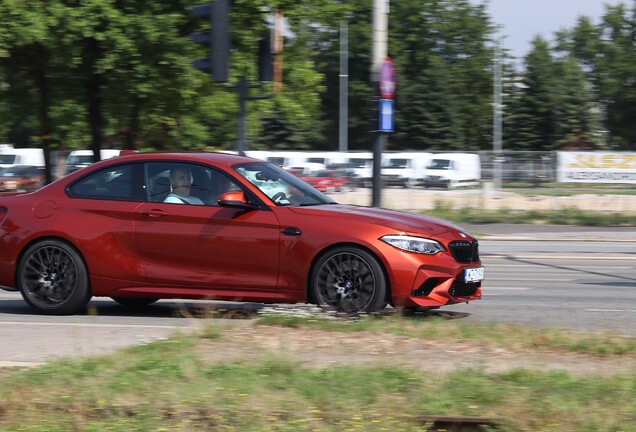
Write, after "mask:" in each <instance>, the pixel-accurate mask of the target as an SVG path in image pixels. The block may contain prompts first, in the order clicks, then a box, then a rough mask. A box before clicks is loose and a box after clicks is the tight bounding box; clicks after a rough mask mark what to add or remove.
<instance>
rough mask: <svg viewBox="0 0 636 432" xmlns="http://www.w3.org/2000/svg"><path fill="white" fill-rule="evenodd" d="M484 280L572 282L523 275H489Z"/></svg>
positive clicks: (569, 280) (570, 280)
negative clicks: (521, 276)
mask: <svg viewBox="0 0 636 432" xmlns="http://www.w3.org/2000/svg"><path fill="white" fill-rule="evenodd" d="M484 280H485V281H491V282H492V281H508V282H515V281H532V282H572V281H573V280H574V279H556V278H546V279H540V278H533V277H530V276H529V277H525V278H509V277H499V278H498V277H490V276H486V277H485V278H484Z"/></svg>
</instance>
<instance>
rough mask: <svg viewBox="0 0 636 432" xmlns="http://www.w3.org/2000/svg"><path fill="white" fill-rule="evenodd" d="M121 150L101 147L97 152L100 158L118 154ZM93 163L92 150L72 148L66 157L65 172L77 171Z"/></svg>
mask: <svg viewBox="0 0 636 432" xmlns="http://www.w3.org/2000/svg"><path fill="white" fill-rule="evenodd" d="M120 152H121V150H116V149H102V150H101V151H100V153H99V157H100V159H101V160H104V159H110V158H113V157H115V156H119V153H120ZM92 163H93V150H73V151H72V152H71V153H70V154H69V155H68V157H67V158H66V174H70V173H72V172H73V171H77V170H78V169H80V168H84V167H85V166H88V165H90V164H92Z"/></svg>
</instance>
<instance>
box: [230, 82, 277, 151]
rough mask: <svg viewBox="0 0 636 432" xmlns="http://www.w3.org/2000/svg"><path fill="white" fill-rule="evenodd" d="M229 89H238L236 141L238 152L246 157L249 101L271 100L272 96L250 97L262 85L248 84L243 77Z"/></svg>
mask: <svg viewBox="0 0 636 432" xmlns="http://www.w3.org/2000/svg"><path fill="white" fill-rule="evenodd" d="M227 87H228V88H235V89H238V98H239V100H238V102H239V118H238V139H237V140H236V148H235V149H236V152H237V153H238V154H240V155H241V156H245V150H247V132H246V130H247V128H246V119H247V106H246V103H247V101H248V100H259V99H269V98H271V96H269V95H268V96H250V95H249V89H251V88H260V85H254V84H252V85H249V84H247V78H245V77H244V76H241V77H240V78H239V81H238V84H237V85H234V86H227Z"/></svg>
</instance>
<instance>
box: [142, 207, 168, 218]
mask: <svg viewBox="0 0 636 432" xmlns="http://www.w3.org/2000/svg"><path fill="white" fill-rule="evenodd" d="M141 214H142V215H144V216H148V217H151V218H155V219H157V218H160V217H164V216H168V213H166V212H165V211H163V210H158V209H152V210H148V211H143V212H141Z"/></svg>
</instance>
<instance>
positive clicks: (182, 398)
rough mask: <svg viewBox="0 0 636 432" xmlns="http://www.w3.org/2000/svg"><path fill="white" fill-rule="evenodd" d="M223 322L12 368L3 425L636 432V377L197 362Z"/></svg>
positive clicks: (437, 336)
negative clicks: (456, 419) (464, 420)
mask: <svg viewBox="0 0 636 432" xmlns="http://www.w3.org/2000/svg"><path fill="white" fill-rule="evenodd" d="M257 324H261V325H264V324H268V325H272V324H276V325H283V326H285V325H288V326H290V327H294V328H306V329H307V331H308V334H307V337H308V338H311V331H312V329H321V330H329V331H344V332H363V331H366V332H384V333H394V334H404V335H408V336H411V337H421V338H426V339H429V340H430V339H433V340H439V341H440V343H443V341H444V340H449V339H465V340H467V341H471V340H479V341H481V342H484V343H492V344H500V345H501V346H506V347H508V348H510V347H513V346H523V347H528V348H533V347H534V348H535V349H536V348H542V349H543V348H546V347H553V348H554V347H558V348H559V349H568V350H573V351H579V350H580V351H583V352H592V353H595V352H597V351H598V353H599V354H602V355H618V354H621V355H624V356H626V361H634V358H633V357H630V355H632V354H633V353H634V345H633V342H634V341H633V340H632V339H629V338H620V337H616V336H611V335H600V334H599V335H583V334H576V333H572V332H565V331H559V330H533V329H527V328H522V327H515V326H497V325H481V324H466V325H464V324H461V323H457V322H455V321H453V320H444V319H428V318H426V319H422V318H421V317H403V316H394V317H368V318H367V317H365V318H362V319H358V320H354V321H345V320H342V321H341V320H324V319H313V318H312V319H308V318H283V317H265V318H261V319H259V320H258V322H257ZM223 331H224V328H220V329H219V328H217V329H215V330H209V329H208V330H205V331H200V332H196V333H195V334H187V335H185V334H180V335H175V336H174V337H172V338H170V339H168V340H165V341H158V342H154V343H150V344H147V345H143V346H137V347H133V348H129V349H125V350H122V351H119V352H117V353H116V354H113V355H109V356H103V357H97V358H92V359H88V360H77V361H76V360H70V359H64V360H60V361H54V362H52V363H49V364H47V365H44V366H41V367H37V368H32V369H27V370H15V369H12V370H7V371H5V372H4V373H3V374H1V375H0V431H16V430H24V431H51V432H55V431H68V430H75V431H106V430H108V431H122V432H123V431H126V432H128V431H148V430H153V431H162V430H165V431H175V430H176V431H182V430H183V431H186V430H187V431H283V432H285V431H289V432H291V431H307V430H311V431H361V432H362V431H365V432H366V431H372V432H374V431H395V430H400V431H425V430H427V429H428V427H429V426H430V423H427V422H426V420H425V416H479V417H491V418H497V419H499V426H498V428H496V429H493V430H499V431H521V432H523V431H533V432H548V431H549V432H554V431H560V432H562V431H571V432H575V431H576V432H592V431H594V432H598V431H608V432H609V431H613V432H616V431H623V432H635V431H636V376H634V375H628V376H621V375H617V376H612V377H601V376H596V375H589V376H571V375H569V374H567V373H562V372H558V373H557V372H550V371H545V372H541V371H529V370H522V369H517V370H510V371H507V372H505V373H486V372H484V371H483V370H480V369H479V368H476V369H461V370H457V371H455V372H453V373H448V374H445V373H440V372H439V371H438V369H437V367H436V366H437V365H436V364H430V365H426V367H423V368H407V367H401V366H400V367H395V366H386V365H383V366H362V367H361V366H355V367H354V366H342V365H340V366H335V367H325V368H323V369H311V368H306V367H303V365H302V364H300V363H298V362H295V361H293V360H292V359H290V358H288V357H286V356H283V355H278V354H276V353H275V352H274V353H273V354H270V355H269V356H268V357H265V359H264V360H261V361H259V362H248V361H242V360H240V359H239V360H233V361H229V360H228V361H225V362H217V363H213V362H209V361H205V359H204V358H202V357H201V356H200V354H199V353H198V352H197V350H196V348H197V346H198V345H199V344H201V343H205V344H207V345H206V346H207V349H209V348H210V347H212V348H214V346H215V345H214V344H215V343H217V341H218V339H219V338H220V337H221V336H222V333H223ZM210 335H212V337H210ZM585 339H587V342H586V343H585V344H583V341H584V340H585ZM599 346H605V347H608V348H607V351H606V350H605V349H600V350H599V348H598V347H599ZM395 355H396V356H399V355H400V354H399V353H395ZM449 355H452V354H449Z"/></svg>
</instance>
